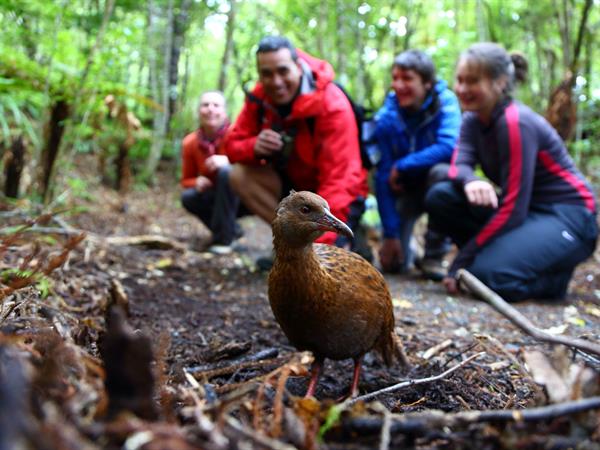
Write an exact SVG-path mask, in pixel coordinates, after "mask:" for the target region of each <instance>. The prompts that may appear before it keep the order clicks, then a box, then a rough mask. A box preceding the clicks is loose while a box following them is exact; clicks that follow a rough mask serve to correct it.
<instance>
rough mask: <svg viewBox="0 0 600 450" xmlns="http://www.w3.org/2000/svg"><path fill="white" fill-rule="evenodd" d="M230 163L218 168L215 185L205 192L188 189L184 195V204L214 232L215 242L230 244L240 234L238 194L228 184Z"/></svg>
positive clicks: (182, 198)
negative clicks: (237, 221)
mask: <svg viewBox="0 0 600 450" xmlns="http://www.w3.org/2000/svg"><path fill="white" fill-rule="evenodd" d="M230 170H231V166H225V167H223V168H221V169H219V172H218V174H217V177H216V183H215V186H214V187H213V188H212V189H209V190H207V191H204V192H198V191H197V190H196V189H194V188H190V189H186V190H185V191H183V194H182V195H181V203H182V205H183V207H184V208H185V209H186V210H187V211H189V212H190V213H192V214H194V215H195V216H196V217H198V218H199V219H200V220H201V221H202V222H203V223H204V225H206V226H207V228H208V229H209V230H210V231H211V232H212V234H213V241H212V242H213V243H214V244H221V245H229V244H231V242H232V241H233V240H234V239H235V238H236V236H237V235H239V233H240V229H239V226H238V225H237V223H236V218H237V217H238V209H239V203H240V201H239V197H238V196H237V195H236V194H235V193H234V192H233V191H232V189H231V187H230V186H229V172H230Z"/></svg>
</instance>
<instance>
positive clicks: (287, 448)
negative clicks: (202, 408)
mask: <svg viewBox="0 0 600 450" xmlns="http://www.w3.org/2000/svg"><path fill="white" fill-rule="evenodd" d="M225 423H226V424H227V426H229V427H230V428H231V429H232V430H234V431H235V432H236V433H238V434H239V435H241V436H242V437H244V438H247V439H250V440H251V441H253V442H254V443H256V444H258V445H261V446H263V447H266V448H268V449H271V450H296V447H294V446H292V445H289V444H285V443H283V442H280V441H278V440H275V439H271V438H270V437H267V436H264V435H262V434H258V433H255V432H253V431H252V430H250V429H248V428H246V427H244V426H243V425H242V424H241V423H240V422H238V421H237V420H236V419H234V418H233V417H231V416H229V415H227V416H225Z"/></svg>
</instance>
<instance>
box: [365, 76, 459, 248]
mask: <svg viewBox="0 0 600 450" xmlns="http://www.w3.org/2000/svg"><path fill="white" fill-rule="evenodd" d="M460 121H461V112H460V107H459V105H458V101H457V99H456V96H455V95H454V93H453V92H452V91H451V90H450V89H448V86H447V84H446V82H445V81H442V80H439V81H438V82H437V83H436V84H435V86H434V89H433V93H431V94H430V95H429V96H428V97H427V98H426V99H425V102H423V105H422V106H421V109H420V110H419V112H418V113H416V114H407V112H406V111H405V110H403V109H402V108H400V106H399V105H398V101H397V99H396V94H395V93H394V92H390V93H389V94H388V95H387V97H386V99H385V102H384V104H383V106H382V107H381V109H380V110H379V111H378V112H377V115H376V122H377V125H376V128H375V132H374V136H373V137H374V139H375V141H376V142H377V146H378V147H379V151H380V154H381V159H380V161H379V163H378V164H377V172H376V174H375V188H376V194H377V203H378V207H379V214H380V215H381V221H382V223H383V234H384V237H386V238H393V237H399V236H400V225H401V221H402V218H401V217H400V215H399V214H398V211H397V210H396V200H397V198H396V195H395V194H394V193H393V192H392V191H391V189H390V186H389V184H388V178H389V175H390V171H391V170H392V167H393V166H395V167H396V169H397V170H398V171H399V172H400V173H401V175H402V181H403V183H404V186H405V188H406V189H408V190H410V189H411V188H412V187H416V186H419V185H422V183H424V181H425V178H426V177H427V172H428V171H429V169H430V168H431V167H433V166H434V165H435V164H437V163H440V162H449V161H450V157H451V156H452V151H453V149H454V146H455V144H456V140H457V138H458V132H459V129H460Z"/></svg>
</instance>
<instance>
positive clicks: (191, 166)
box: [181, 124, 228, 188]
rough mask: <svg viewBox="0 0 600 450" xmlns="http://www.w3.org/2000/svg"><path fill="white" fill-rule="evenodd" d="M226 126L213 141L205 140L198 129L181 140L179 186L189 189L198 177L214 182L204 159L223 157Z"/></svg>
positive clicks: (212, 174)
mask: <svg viewBox="0 0 600 450" xmlns="http://www.w3.org/2000/svg"><path fill="white" fill-rule="evenodd" d="M227 126H228V124H226V125H225V126H224V127H223V128H221V130H219V132H218V133H217V136H216V137H215V139H214V140H212V141H210V140H208V139H205V138H204V136H203V134H202V129H201V128H200V129H198V130H196V131H194V132H193V133H190V134H188V135H187V136H186V137H184V138H183V142H182V144H181V166H182V167H181V186H182V187H184V188H191V187H194V186H195V185H196V178H197V177H198V176H200V175H204V176H205V177H208V178H210V179H211V180H212V181H214V176H215V174H214V173H212V172H210V171H209V170H208V169H207V168H206V164H205V162H206V158H208V157H209V156H212V155H223V154H224V152H223V146H222V145H221V144H222V141H223V136H224V135H225V132H226V131H227Z"/></svg>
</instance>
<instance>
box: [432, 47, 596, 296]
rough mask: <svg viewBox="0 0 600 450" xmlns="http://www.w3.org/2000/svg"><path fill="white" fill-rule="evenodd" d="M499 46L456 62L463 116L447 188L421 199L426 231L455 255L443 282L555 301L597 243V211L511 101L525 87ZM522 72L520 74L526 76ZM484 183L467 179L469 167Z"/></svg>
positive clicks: (571, 169)
mask: <svg viewBox="0 0 600 450" xmlns="http://www.w3.org/2000/svg"><path fill="white" fill-rule="evenodd" d="M519 58H520V59H514V58H511V56H509V55H508V53H507V52H506V50H504V49H503V48H502V47H501V46H499V45H497V44H492V43H479V44H475V45H473V46H471V47H470V48H469V49H468V50H466V51H465V52H464V53H463V54H462V55H461V57H460V59H459V62H458V65H457V69H456V81H455V91H456V94H457V96H458V99H459V101H460V103H461V106H462V108H463V110H464V111H466V113H465V114H464V116H463V122H462V125H461V131H460V137H459V143H458V146H457V148H456V150H455V152H454V154H453V157H452V162H451V166H450V170H449V174H448V175H449V177H450V179H451V181H449V182H443V183H439V184H437V185H435V186H434V187H433V188H432V189H431V190H430V191H429V193H428V195H427V198H426V209H427V210H428V212H429V214H430V218H431V220H432V222H433V224H434V226H435V227H436V228H437V229H439V230H441V231H443V232H445V233H447V234H448V235H449V236H451V237H452V239H453V240H454V242H455V243H456V244H457V245H458V246H459V248H460V251H459V253H458V255H457V256H456V258H455V260H454V262H453V263H452V265H451V268H450V270H449V273H448V277H447V278H445V279H444V284H445V286H446V288H447V289H448V291H449V292H451V293H453V292H456V289H457V287H456V280H455V274H456V271H457V270H458V269H459V268H463V267H464V268H466V269H468V270H469V271H470V272H472V273H473V274H474V275H475V276H477V277H478V278H479V279H481V280H482V281H483V282H484V283H486V284H487V285H488V286H489V287H490V288H491V289H493V290H495V291H496V292H497V293H498V294H500V295H501V296H503V297H504V298H506V299H507V300H513V301H516V300H522V299H526V298H562V297H564V296H565V294H566V291H567V286H568V283H569V280H570V278H571V275H572V273H573V270H574V268H575V266H576V265H577V264H579V263H580V262H582V261H583V260H585V259H586V258H587V257H588V256H590V255H591V254H592V253H593V251H594V248H595V245H596V240H597V236H598V227H597V223H596V212H597V203H596V200H595V199H594V196H593V193H592V190H591V188H590V186H589V185H588V183H587V182H586V180H585V179H584V177H583V175H582V174H581V173H580V172H579V171H578V170H577V168H576V167H575V165H574V163H573V161H572V159H571V158H570V157H569V155H568V153H567V150H566V148H565V145H564V143H563V141H562V140H561V139H560V137H559V136H558V134H557V133H556V131H555V130H554V129H553V128H552V126H551V125H550V124H549V123H548V122H547V121H546V120H545V119H544V118H543V117H541V116H540V115H538V114H536V113H535V112H533V111H532V110H531V109H529V108H528V107H527V106H525V105H523V104H521V103H519V102H517V101H515V100H513V99H512V97H511V95H510V93H511V90H512V87H513V84H514V81H515V79H517V80H520V79H522V78H524V76H522V72H521V71H520V70H519V69H522V68H523V67H517V68H515V67H516V66H515V64H514V62H513V61H515V62H517V61H524V60H523V58H522V56H519ZM525 70H526V69H525ZM477 165H480V166H481V169H482V171H483V173H484V174H485V176H486V177H487V179H481V178H479V177H478V176H476V175H475V172H474V170H475V167H476V166H477Z"/></svg>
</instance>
